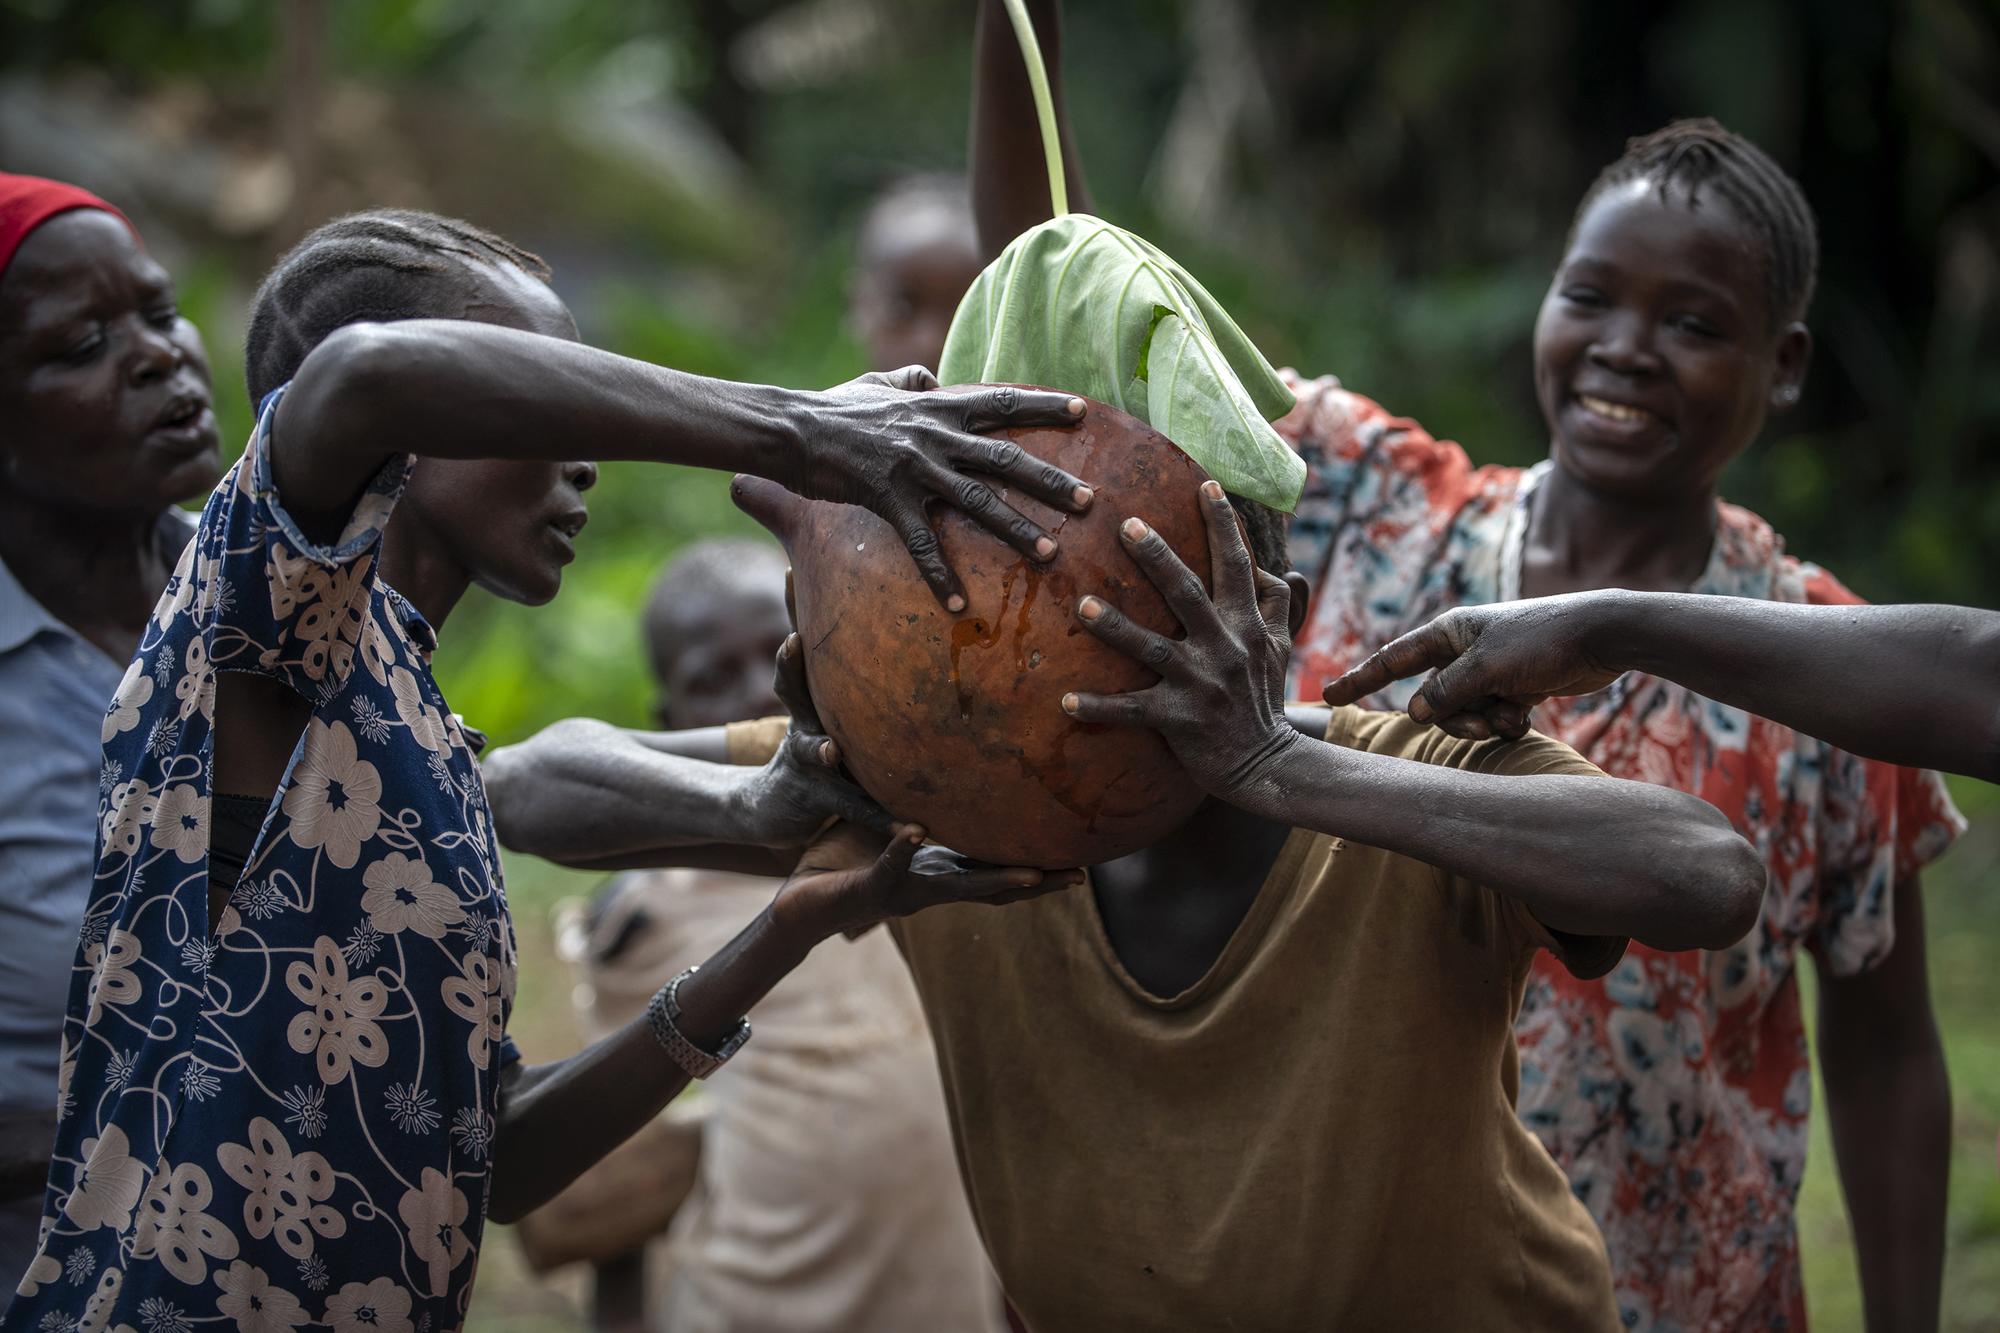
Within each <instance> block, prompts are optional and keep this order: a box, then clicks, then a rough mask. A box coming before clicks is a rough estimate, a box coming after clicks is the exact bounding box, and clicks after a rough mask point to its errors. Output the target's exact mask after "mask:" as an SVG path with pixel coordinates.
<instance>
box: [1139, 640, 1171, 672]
mask: <svg viewBox="0 0 2000 1333" xmlns="http://www.w3.org/2000/svg"><path fill="white" fill-rule="evenodd" d="M1139 660H1140V661H1141V662H1144V663H1145V664H1146V665H1147V666H1149V667H1153V668H1156V669H1157V668H1160V667H1164V666H1166V665H1167V664H1168V663H1169V662H1171V661H1173V660H1174V646H1173V644H1172V643H1170V642H1168V641H1167V640H1166V639H1159V638H1151V639H1147V640H1146V641H1145V642H1143V643H1141V644H1140V645H1139Z"/></svg>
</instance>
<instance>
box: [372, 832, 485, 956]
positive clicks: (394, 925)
mask: <svg viewBox="0 0 2000 1333" xmlns="http://www.w3.org/2000/svg"><path fill="white" fill-rule="evenodd" d="M361 882H362V883H363V884H365V885H367V886H368V891H367V892H366V893H364V894H362V895H361V910H362V911H364V912H366V913H368V921H369V924H370V925H372V926H374V927H375V929H377V930H379V931H381V932H382V933H383V934H384V935H394V934H395V933H396V932H397V931H399V930H407V931H410V932H412V933H413V934H417V935H422V936H423V937H424V938H425V939H430V940H436V939H442V938H444V932H445V928H446V927H448V926H455V925H457V924H458V923H459V922H461V921H463V920H465V913H464V911H462V910H461V909H460V908H459V905H458V898H457V896H456V895H455V894H453V893H452V891H451V890H450V889H447V888H446V887H445V886H444V885H442V884H439V883H438V882H437V881H436V880H433V879H432V878H431V871H430V867H429V866H427V865H425V864H424V863H423V861H422V860H421V859H415V860H413V859H411V858H410V857H407V856H404V855H403V854H402V853H401V852H390V853H389V854H388V855H387V856H385V857H383V858H382V859H381V860H380V861H377V862H375V864H373V865H371V866H369V867H368V869H367V870H365V871H363V872H362V875H361Z"/></svg>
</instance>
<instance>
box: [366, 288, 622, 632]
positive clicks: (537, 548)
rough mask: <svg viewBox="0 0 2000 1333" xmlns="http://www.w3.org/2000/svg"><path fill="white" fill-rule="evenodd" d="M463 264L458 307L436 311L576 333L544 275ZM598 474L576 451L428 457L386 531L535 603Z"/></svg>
mask: <svg viewBox="0 0 2000 1333" xmlns="http://www.w3.org/2000/svg"><path fill="white" fill-rule="evenodd" d="M468 267H469V268H470V269H471V272H470V273H469V274H468V276H467V280H466V284H465V291H464V294H463V298H462V303H461V305H460V308H458V309H456V310H454V311H452V312H450V313H446V312H442V311H441V312H439V314H438V317H439V318H457V319H469V320H476V321H479V322H481V323H485V324H498V325H500V326H502V327H504V328H510V329H521V330H524V331H526V332H529V333H539V334H542V335H544V336H546V337H550V338H562V339H564V340H566V341H570V342H574V341H576V337H577V332H576V320H575V319H574V318H572V317H571V315H570V313H569V308H568V307H567V306H565V305H564V304H563V303H562V301H561V299H560V298H558V297H557V296H556V294H555V292H554V291H552V290H551V289H550V288H549V286H548V284H546V283H544V282H542V281H541V280H540V279H538V278H535V277H533V276H531V275H529V274H527V273H524V272H522V271H521V270H520V269H518V268H515V267H513V266H512V265H510V264H487V263H480V264H476V265H469V266H468ZM596 482H597V465H596V464H594V463H589V462H584V461H582V460H574V461H570V462H546V461H542V460H539V459H500V458H426V459H423V460H422V461H421V462H419V463H418V464H417V466H416V468H415V469H414V470H413V471H412V472H411V475H410V484H409V488H408V489H407V490H406V491H405V492H404V496H403V499H402V501H401V502H400V503H399V504H398V505H397V510H396V512H397V518H396V520H395V522H396V526H395V527H393V528H392V529H391V534H392V535H391V537H390V540H391V541H400V542H406V541H411V540H416V541H421V542H423V543H425V544H426V545H428V546H431V547H432V548H434V549H435V550H436V551H437V552H438V553H439V554H441V555H442V556H443V557H444V558H446V559H448V560H449V561H451V562H452V563H453V564H455V565H456V566H457V567H458V568H460V569H462V570H463V571H464V572H465V573H466V575H467V576H468V577H469V578H470V579H471V581H472V582H474V583H476V584H478V585H479V586H480V587H482V588H485V589H486V590H487V591H488V592H491V593H493V594H494V595H495V596H498V597H504V598H506V599H507V600H508V601H510V602H523V603H526V604H527V605H529V606H539V605H541V604H542V603H544V602H546V601H548V600H549V599H550V598H552V597H554V596H555V595H556V593H557V592H558V591H559V590H560V589H561V588H562V572H563V567H564V566H565V565H567V564H569V562H570V561H572V560H574V559H575V558H576V547H575V545H574V543H575V539H576V535H577V534H578V533H579V532H581V531H582V530H583V525H584V523H585V522H587V521H588V519H589V517H590V511H589V509H588V508H587V507H586V506H585V504H584V501H583V493H584V492H585V491H587V490H589V489H590V488H591V487H592V486H593V485H595V484H596Z"/></svg>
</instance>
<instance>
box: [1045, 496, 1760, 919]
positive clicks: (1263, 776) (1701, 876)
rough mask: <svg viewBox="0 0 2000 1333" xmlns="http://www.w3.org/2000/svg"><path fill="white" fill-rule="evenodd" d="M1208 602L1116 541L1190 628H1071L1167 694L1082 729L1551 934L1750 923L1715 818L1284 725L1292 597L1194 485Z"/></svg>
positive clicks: (1083, 714)
mask: <svg viewBox="0 0 2000 1333" xmlns="http://www.w3.org/2000/svg"><path fill="white" fill-rule="evenodd" d="M1201 504H1202V508H1203V513H1204V515H1205V517H1206V519H1207V524H1208V544H1209V552H1210V560H1211V571H1210V581H1211V583H1212V584H1213V586H1214V589H1215V591H1214V594H1213V596H1211V595H1210V594H1209V592H1208V591H1207V590H1206V589H1204V588H1203V586H1202V581H1201V579H1200V578H1198V577H1196V575H1195V574H1194V573H1193V571H1191V570H1190V569H1188V567H1187V566H1186V565H1184V564H1182V563H1181V561H1180V559H1179V558H1178V557H1177V556H1176V555H1175V554H1174V552H1173V550H1172V548H1171V547H1169V546H1168V545H1167V544H1166V542H1165V541H1163V540H1162V539H1161V538H1160V536H1159V534H1158V533H1156V532H1154V531H1152V530H1151V529H1150V528H1148V527H1147V526H1146V525H1145V524H1144V523H1142V522H1140V521H1139V520H1138V519H1128V520H1126V522H1125V524H1124V526H1123V527H1122V528H1121V529H1120V534H1121V536H1122V537H1123V538H1124V540H1125V543H1126V549H1127V551H1128V552H1129V553H1130V554H1131V556H1132V558H1133V559H1134V560H1135V561H1136V562H1137V563H1138V565H1139V567H1140V568H1141V569H1142V570H1144V571H1145V573H1146V575H1147V577H1148V578H1149V579H1151V580H1152V582H1153V584H1154V586H1156V587H1157V588H1159V590H1160V593H1161V595H1162V596H1163V597H1164V598H1165V599H1166V601H1167V604H1168V606H1170V607H1171V608H1172V609H1173V611H1174V614H1175V615H1176V616H1177V617H1178V618H1179V619H1180V621H1181V624H1182V625H1183V627H1185V629H1186V631H1187V634H1186V637H1185V638H1183V639H1179V640H1174V639H1167V638H1165V637H1163V636H1161V635H1158V634H1154V633H1152V632H1151V631H1150V630H1146V629H1143V628H1141V627H1139V626H1137V625H1135V624H1133V623H1132V622H1131V621H1130V620H1128V619H1127V618H1126V617H1125V616H1123V615H1122V614H1121V613H1119V612H1118V611H1117V610H1116V609H1115V608H1113V607H1111V606H1109V605H1108V604H1106V603H1105V602H1103V601H1102V600H1101V599H1099V598H1096V597H1085V598H1083V599H1082V600H1081V601H1080V602H1079V603H1078V605H1077V615H1078V617H1079V618H1080V619H1081V620H1082V621H1083V623H1084V624H1085V625H1086V626H1087V627H1088V628H1089V629H1090V631H1091V632H1092V633H1094V634H1095V635H1096V636H1097V637H1098V638H1100V639H1102V640H1103V641H1104V642H1105V643H1107V644H1109V645H1110V646H1111V647H1113V648H1116V649H1118V650H1119V651H1121V652H1124V653H1126V654H1128V655H1130V656H1132V657H1134V658H1136V659H1137V660H1139V661H1140V662H1143V663H1144V664H1145V665H1146V666H1148V667H1150V668H1151V669H1153V670H1154V671H1157V672H1158V673H1159V674H1160V676H1161V680H1160V682H1159V684H1157V685H1154V686H1152V687H1151V688H1150V689H1146V690H1142V691H1139V692H1137V693H1133V694H1124V695H1114V696H1109V697H1100V696H1093V695H1076V694H1071V695H1067V696H1065V697H1064V700H1063V706H1064V708H1065V709H1066V710H1068V711H1069V712H1070V713H1072V714H1073V715H1074V716H1076V717H1078V718H1080V719H1082V720H1084V721H1089V722H1105V723H1122V724H1125V725H1133V726H1147V727H1152V728H1154V729H1155V730H1157V731H1159V732H1160V734H1161V735H1162V736H1163V737H1164V738H1165V739H1166V741H1167V744H1168V745H1169V746H1171V747H1172V749H1173V751H1174V755H1175V757H1176V758H1178V759H1179V760H1180V761H1181V763H1182V764H1183V765H1184V766H1185V767H1186V768H1187V769H1188V771H1189V772H1190V773H1191V774H1192V775H1193V776H1194V778H1195V779H1196V781H1198V782H1200V783H1201V784H1202V785H1203V787H1205V788H1206V789H1207V790H1208V792H1209V793H1210V794H1211V795H1214V796H1216V797H1218V798H1220V799H1222V800H1226V801H1228V802H1230V803H1231V804H1233V805H1237V806H1240V807H1241V808H1243V809H1246V810H1250V811H1252V812H1254V813H1256V814H1259V815H1262V816H1264V817H1265V818H1268V819H1274V820H1279V821H1282V822H1284V823H1288V824H1292V825H1295V826H1300V827H1305V828H1311V829H1316V830H1319V831H1321V832H1326V833H1334V834H1338V835H1340V836H1341V837H1345V838H1350V839H1353V840H1355V841H1357V842H1365V843H1368V844H1370V845H1371V846H1376V847H1382V848H1385V849H1387V850H1389V851H1392V852H1398V853H1401V854H1403V855H1406V856H1411V857H1414V858H1416V859H1418V860H1421V861H1427V862H1429V863H1430V864H1432V865H1436V866H1439V867H1442V868H1443V869H1445V870H1448V871H1450V872H1451V873H1452V874H1454V875H1457V876H1460V877H1463V878H1465V879H1468V880H1471V881H1473V882H1475V883H1479V884H1483V885H1485V886H1487V887H1488V888H1491V889H1493V890H1495V891H1497V892H1500V893H1505V894H1509V895H1511V896H1513V897H1516V898H1518V899H1520V900H1521V901H1522V903H1524V904H1525V905H1526V906H1527V907H1528V909H1529V910H1530V911H1531V912H1533V913H1534V915H1535V917H1536V919H1537V920H1539V921H1540V922H1541V923H1542V924H1543V925H1545V926H1548V927H1549V928H1550V929H1552V930H1557V931H1562V932H1565V933H1568V934H1574V935H1630V936H1632V937H1634V938H1636V939H1639V940H1641V941H1643V942H1645V943H1647V944H1650V945H1652V946H1654V947H1655V948H1660V949H1694V948H1705V949H1718V948H1723V947H1726V946H1727V945H1729V944H1731V943H1734V942H1735V941H1736V940H1737V939H1740V938H1741V937H1742V936H1743V934H1744V932H1746V931H1747V930H1749V928H1750V926H1751V924H1752V923H1753V922H1754V921H1755V920H1756V917H1757V907H1758V904H1759V903H1760V902H1761V901H1762V898H1763V892H1764V869H1763V866H1762V865H1761V863H1759V861H1758V860H1757V856H1756V853H1755V852H1754V851H1752V850H1751V848H1750V845H1749V844H1748V843H1746V842H1744V841H1743V839H1742V838H1740V837H1738V836H1737V835H1736V833H1735V831H1734V830H1732V829H1731V828H1730V826H1729V822H1728V821H1727V820H1726V819H1724V818H1723V817H1722V814H1721V812H1720V811H1718V810H1716V809H1715V808H1714V807H1713V806H1711V805H1709V804H1707V803H1706V802H1704V801H1701V800H1698V799H1697V798H1695V797H1693V796H1688V795H1686V794H1684V793H1681V792H1676V791H1670V790H1668V789H1666V788H1663V787H1655V786H1651V785H1649V784H1647V783H1642V782H1626V781H1621V780H1619V779H1615V778H1607V777H1574V776H1564V775H1547V776H1534V777H1502V776H1497V775H1494V774H1489V773H1477V772H1467V771H1464V770H1460V769H1455V768H1445V767H1439V766H1434V765H1430V764H1423V763H1418V762H1415V761H1412V760H1407V759H1399V758H1395V757H1393V756H1388V755H1375V754H1366V753H1362V752H1359V751H1355V750H1349V749H1346V748H1344V747H1341V746H1336V745H1330V744H1327V743H1326V742H1323V741H1316V740H1313V739H1311V738H1310V737H1307V736H1302V735H1301V734H1300V733H1299V732H1298V730H1297V729H1296V728H1295V727H1293V726H1292V725H1291V723H1290V722H1289V721H1288V720H1287V718H1286V713H1285V707H1284V699H1285V670H1286V666H1287V664H1288V662H1289V660H1290V656H1291V629H1292V626H1291V624H1290V612H1291V590H1290V588H1289V587H1288V586H1287V585H1286V583H1285V582H1284V581H1283V580H1280V579H1277V578H1274V577H1272V576H1270V575H1269V574H1266V573H1263V572H1262V571H1260V570H1257V569H1256V568H1255V567H1254V566H1253V565H1252V563H1251V560H1250V555H1249V552H1248V551H1247V550H1246V549H1245V548H1244V543H1243V537H1242V534H1241V531H1240V530H1239V528H1238V527H1237V523H1236V518H1235V514H1234V511H1233V510H1232V509H1231V508H1230V506H1229V501H1228V499H1227V497H1226V496H1224V494H1223V492H1222V488H1221V487H1220V486H1218V485H1216V484H1215V483H1214V482H1206V483H1204V484H1203V487H1202V500H1201Z"/></svg>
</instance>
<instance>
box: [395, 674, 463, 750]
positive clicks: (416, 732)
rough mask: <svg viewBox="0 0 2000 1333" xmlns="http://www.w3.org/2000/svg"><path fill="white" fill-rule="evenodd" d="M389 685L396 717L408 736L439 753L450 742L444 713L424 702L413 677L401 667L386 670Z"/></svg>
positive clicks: (427, 748)
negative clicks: (407, 731)
mask: <svg viewBox="0 0 2000 1333" xmlns="http://www.w3.org/2000/svg"><path fill="white" fill-rule="evenodd" d="M389 689H390V690H391V691H393V692H394V694H395V696H396V717H397V719H398V720H399V721H400V722H402V724H403V725H404V726H406V727H408V728H409V729H410V739H411V740H413V741H415V742H416V743H417V744H419V745H421V746H423V747H424V748H425V749H426V750H429V751H430V752H431V753H433V754H441V753H443V752H444V749H445V747H446V746H448V745H450V744H451V739H450V734H449V732H448V731H447V730H446V728H445V723H444V715H443V714H441V713H439V712H438V710H437V709H435V708H433V707H431V706H430V705H429V704H427V703H425V702H424V698H423V694H422V693H421V691H419V689H418V688H417V678H416V677H415V676H413V675H411V674H410V672H409V671H408V670H406V669H405V668H403V667H396V668H394V669H393V670H391V671H390V672H389Z"/></svg>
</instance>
